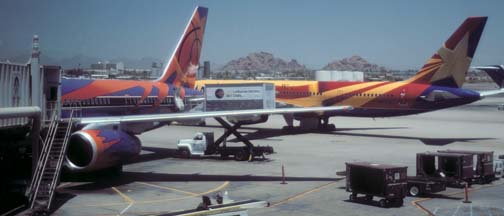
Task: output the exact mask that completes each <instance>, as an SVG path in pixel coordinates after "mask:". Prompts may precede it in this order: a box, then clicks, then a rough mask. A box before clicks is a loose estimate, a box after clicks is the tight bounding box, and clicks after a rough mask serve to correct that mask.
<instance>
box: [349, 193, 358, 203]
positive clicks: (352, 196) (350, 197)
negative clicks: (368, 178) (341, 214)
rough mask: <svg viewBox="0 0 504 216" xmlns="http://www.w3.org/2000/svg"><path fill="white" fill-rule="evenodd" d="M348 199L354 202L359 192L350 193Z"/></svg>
mask: <svg viewBox="0 0 504 216" xmlns="http://www.w3.org/2000/svg"><path fill="white" fill-rule="evenodd" d="M348 199H349V200H350V201H352V202H354V201H355V200H357V194H350V196H348Z"/></svg>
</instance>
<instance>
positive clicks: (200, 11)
mask: <svg viewBox="0 0 504 216" xmlns="http://www.w3.org/2000/svg"><path fill="white" fill-rule="evenodd" d="M207 15H208V8H204V7H196V9H195V10H194V13H193V15H192V17H191V20H190V21H189V23H188V24H187V27H186V28H185V31H184V34H183V35H182V37H181V38H180V40H179V42H178V44H177V47H176V48H175V51H174V52H173V54H172V56H171V57H170V60H169V61H168V63H167V64H165V67H164V69H163V74H162V75H161V77H160V78H159V79H157V80H156V81H157V82H164V83H169V84H173V85H175V86H177V87H180V86H183V87H188V88H193V87H194V82H195V81H196V74H197V72H198V66H199V58H200V54H201V47H202V46H203V35H204V33H205V25H206V21H207Z"/></svg>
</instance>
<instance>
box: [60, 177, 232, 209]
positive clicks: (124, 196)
mask: <svg viewBox="0 0 504 216" xmlns="http://www.w3.org/2000/svg"><path fill="white" fill-rule="evenodd" d="M137 183H140V182H137ZM228 185H229V181H225V182H224V183H223V184H222V185H220V186H219V187H216V188H214V189H210V190H208V191H206V192H203V193H193V194H192V195H189V196H184V197H177V198H170V199H158V200H146V201H134V200H133V199H131V198H130V197H128V196H126V195H125V194H124V193H122V192H121V191H119V190H118V189H117V188H115V187H112V190H114V191H115V192H116V193H117V194H119V195H120V196H121V197H122V198H123V199H124V201H125V202H126V204H131V203H134V204H135V205H139V204H151V203H162V202H166V201H175V200H183V199H189V198H193V197H197V196H202V195H205V194H209V193H213V192H216V191H220V190H222V189H224V188H226V187H227V186H228ZM124 204H125V203H100V204H80V205H69V207H75V208H79V207H108V206H120V205H124Z"/></svg>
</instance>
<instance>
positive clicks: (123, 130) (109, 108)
mask: <svg viewBox="0 0 504 216" xmlns="http://www.w3.org/2000/svg"><path fill="white" fill-rule="evenodd" d="M207 16H208V9H207V8H204V7H196V9H195V10H194V12H193V14H192V17H191V19H190V20H189V22H188V24H187V26H186V28H185V31H184V33H183V35H182V36H181V38H180V39H179V42H178V44H177V47H176V48H175V50H174V52H173V53H172V55H171V57H170V58H169V60H168V62H167V64H165V68H164V70H163V74H162V76H161V77H160V78H158V79H157V80H154V81H137V80H98V79H97V80H93V79H72V78H65V77H63V78H62V80H61V100H62V111H61V117H62V118H69V117H70V116H71V115H72V117H75V118H76V119H77V120H78V121H77V124H78V127H77V128H78V129H77V130H74V131H72V134H71V136H70V139H69V143H68V150H67V155H66V159H65V164H66V167H67V168H68V170H69V171H70V172H87V171H95V170H102V169H108V168H116V167H119V168H120V167H121V166H122V164H124V163H125V162H126V161H128V160H130V159H132V158H134V157H136V156H138V155H139V154H140V149H141V148H140V147H141V142H140V140H139V139H138V137H136V135H138V134H141V133H143V132H146V131H149V130H153V129H156V128H159V127H161V126H163V125H167V124H169V123H170V122H172V121H183V120H194V119H201V118H211V117H232V116H241V115H270V114H286V113H302V112H323V111H333V112H340V111H341V112H344V111H345V110H348V109H350V107H349V106H341V107H334V108H329V107H313V108H301V109H299V108H293V109H260V110H257V109H250V110H237V111H212V112H186V111H187V110H188V107H186V106H185V104H184V100H187V99H190V98H191V97H198V96H199V97H200V96H202V95H201V94H202V93H201V92H199V91H196V90H194V84H195V80H196V72H197V70H198V66H199V59H200V54H201V48H202V44H203V35H204V33H205V26H206V21H207ZM189 108H190V107H189ZM328 108H329V109H328Z"/></svg>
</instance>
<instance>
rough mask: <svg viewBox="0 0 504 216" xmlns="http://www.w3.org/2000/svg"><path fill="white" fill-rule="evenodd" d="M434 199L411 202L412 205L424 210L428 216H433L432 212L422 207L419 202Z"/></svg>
mask: <svg viewBox="0 0 504 216" xmlns="http://www.w3.org/2000/svg"><path fill="white" fill-rule="evenodd" d="M431 199H432V198H423V199H416V200H413V201H411V205H413V206H415V207H416V208H417V209H420V210H422V211H423V212H424V213H425V214H426V215H429V216H433V215H434V214H432V212H430V211H429V210H428V209H426V208H425V207H423V206H422V205H420V204H418V203H419V202H423V201H427V200H431Z"/></svg>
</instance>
